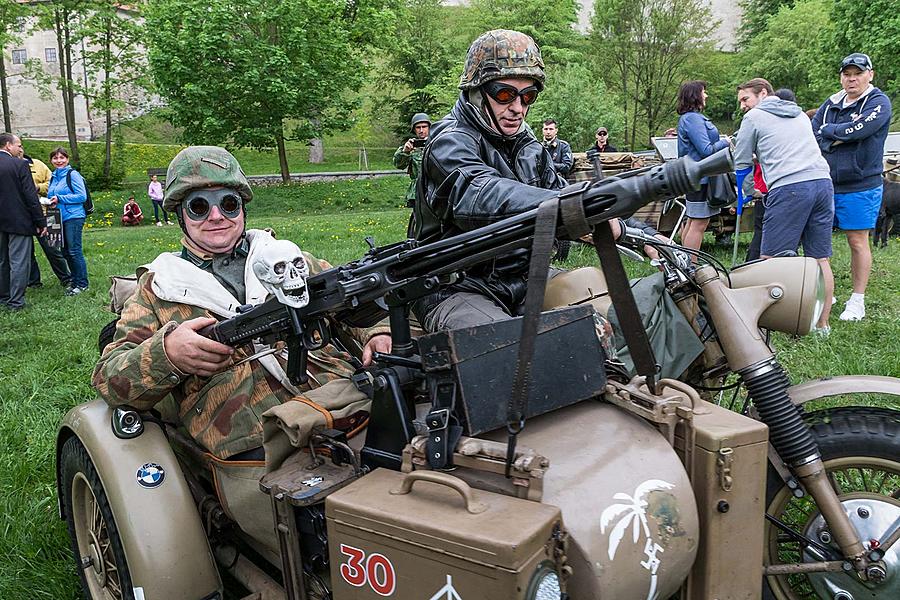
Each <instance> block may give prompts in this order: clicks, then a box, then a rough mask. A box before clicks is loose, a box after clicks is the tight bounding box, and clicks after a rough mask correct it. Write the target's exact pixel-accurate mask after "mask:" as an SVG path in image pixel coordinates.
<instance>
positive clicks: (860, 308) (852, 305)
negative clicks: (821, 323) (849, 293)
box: [840, 298, 866, 321]
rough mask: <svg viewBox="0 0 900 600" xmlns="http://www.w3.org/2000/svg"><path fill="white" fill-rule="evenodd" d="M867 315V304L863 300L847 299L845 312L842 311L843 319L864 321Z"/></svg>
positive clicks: (841, 317)
mask: <svg viewBox="0 0 900 600" xmlns="http://www.w3.org/2000/svg"><path fill="white" fill-rule="evenodd" d="M865 316H866V304H865V302H864V301H862V300H854V299H853V298H851V299H850V300H847V303H846V304H845V305H844V312H842V313H841V316H840V319H841V321H862V319H863V317H865Z"/></svg>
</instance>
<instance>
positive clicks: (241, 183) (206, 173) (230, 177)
mask: <svg viewBox="0 0 900 600" xmlns="http://www.w3.org/2000/svg"><path fill="white" fill-rule="evenodd" d="M207 187H227V188H231V189H233V190H235V191H236V192H237V193H238V194H240V196H241V198H242V199H243V201H244V202H245V203H246V202H250V200H252V199H253V192H252V191H251V190H250V184H249V183H248V182H247V178H246V177H245V176H244V171H242V170H241V165H240V164H238V161H237V159H236V158H235V157H234V156H232V155H231V153H230V152H228V150H226V149H225V148H220V147H218V146H189V147H187V148H185V149H184V150H182V151H181V152H179V153H178V154H177V155H176V156H175V158H173V159H172V162H170V163H169V168H168V170H167V171H166V192H165V196H164V198H163V208H165V209H166V210H169V211H174V210H175V209H176V208H178V206H179V205H180V204H181V201H182V200H183V199H184V197H185V196H186V195H187V194H188V192H191V191H193V190H196V189H201V188H207Z"/></svg>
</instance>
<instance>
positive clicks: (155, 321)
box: [92, 252, 389, 459]
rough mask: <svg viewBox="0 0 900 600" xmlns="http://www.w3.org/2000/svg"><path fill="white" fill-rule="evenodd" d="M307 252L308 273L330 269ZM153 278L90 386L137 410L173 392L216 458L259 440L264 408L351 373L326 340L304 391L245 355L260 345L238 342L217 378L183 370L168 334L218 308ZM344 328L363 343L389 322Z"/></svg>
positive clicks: (188, 423)
mask: <svg viewBox="0 0 900 600" xmlns="http://www.w3.org/2000/svg"><path fill="white" fill-rule="evenodd" d="M304 256H305V257H306V259H307V263H308V264H309V268H310V273H311V274H315V273H319V272H321V271H323V270H325V269H328V268H331V265H329V264H328V263H327V262H326V261H324V260H319V259H317V258H315V257H313V256H312V255H310V254H307V253H305V252H304ZM153 277H154V273H153V272H150V271H148V272H146V273H144V274H143V275H142V276H141V277H140V279H139V280H138V286H137V289H136V290H135V292H134V294H133V295H132V296H131V298H130V299H129V300H128V301H127V302H126V303H125V306H124V308H123V310H122V316H121V318H120V319H119V322H118V325H117V327H116V334H115V338H114V340H113V342H112V343H111V344H110V345H108V346H107V347H106V350H105V351H104V352H103V355H102V356H101V357H100V360H99V362H98V363H97V365H96V367H95V368H94V374H93V381H92V383H93V386H94V387H95V388H96V390H97V392H98V393H99V394H100V396H101V397H102V398H103V399H104V400H105V401H106V402H107V403H108V404H109V405H110V406H113V407H116V406H122V405H129V406H132V407H134V408H136V409H138V410H149V409H151V408H153V407H154V406H156V405H157V403H159V402H161V401H162V400H163V399H165V398H167V397H168V396H169V395H170V394H171V396H172V397H173V398H174V400H175V404H176V406H177V411H178V416H179V418H180V419H181V422H182V424H183V425H184V426H185V428H186V429H187V430H188V432H189V433H190V435H191V436H192V437H193V438H194V439H195V440H196V441H197V442H198V443H199V444H200V445H201V446H203V447H205V448H206V449H207V450H209V451H210V452H211V453H212V454H213V455H215V456H216V457H218V458H222V459H225V458H228V457H229V456H232V455H234V454H238V453H240V452H244V451H246V450H250V449H253V448H258V447H260V446H262V442H263V435H262V423H261V418H260V417H261V415H262V413H264V412H265V411H266V410H267V409H269V408H271V407H273V406H276V405H278V404H281V403H283V402H287V401H289V400H297V401H300V402H304V403H307V404H310V403H311V402H310V401H309V400H307V399H306V398H304V397H303V396H302V392H303V391H308V390H309V389H312V388H314V387H319V386H321V385H324V384H325V383H327V382H329V381H332V380H335V379H338V378H349V377H350V376H351V375H352V374H353V372H354V366H353V363H352V359H351V357H350V355H349V354H347V353H346V352H343V351H341V350H339V349H338V348H336V347H335V346H333V345H331V344H329V345H327V346H326V347H324V348H323V349H321V350H317V351H314V352H310V354H309V364H308V367H307V369H308V372H309V373H310V374H311V375H312V377H311V378H310V381H309V384H307V385H305V386H302V387H301V388H300V391H301V395H300V396H296V395H295V394H294V393H292V392H291V391H290V390H288V389H287V388H286V387H285V386H284V385H282V384H281V382H280V381H279V380H278V379H277V378H276V377H275V376H273V375H272V374H271V373H270V372H269V371H268V370H267V369H266V368H265V367H263V366H262V364H261V363H260V362H259V361H258V360H256V359H254V360H249V361H245V359H246V358H247V357H249V356H251V355H253V354H254V352H255V350H254V348H253V347H252V346H251V345H247V346H245V347H241V348H237V349H236V351H235V353H234V355H233V360H232V366H231V367H230V368H228V369H226V370H224V371H221V372H219V373H216V374H215V375H213V376H212V377H200V376H197V375H189V374H187V373H182V372H181V371H179V369H177V368H176V367H175V365H173V364H172V362H171V361H170V360H169V357H168V356H167V355H166V351H165V347H164V344H163V340H164V338H165V336H166V335H167V333H168V332H169V331H171V330H172V329H174V328H175V327H176V326H177V325H178V323H181V322H183V321H187V320H188V319H194V318H197V317H210V316H213V317H214V316H216V315H213V314H212V313H211V312H210V311H208V310H206V309H203V308H200V307H197V306H192V305H189V304H181V303H177V302H168V301H165V300H162V299H160V298H159V297H158V296H157V295H156V294H155V293H154V291H153ZM347 332H348V334H350V335H351V336H352V337H353V338H355V339H356V340H357V341H359V342H360V343H361V344H365V343H366V342H367V341H368V339H369V338H370V337H372V336H374V335H378V334H380V333H388V332H389V329H387V328H384V327H375V328H372V329H366V330H362V329H353V328H347ZM278 361H279V362H280V363H281V366H282V368H284V367H285V366H286V361H285V360H284V359H283V357H281V356H278ZM323 410H324V409H323ZM326 412H327V411H326ZM357 424H358V423H348V424H347V426H348V428H352V427H353V426H355V425H357Z"/></svg>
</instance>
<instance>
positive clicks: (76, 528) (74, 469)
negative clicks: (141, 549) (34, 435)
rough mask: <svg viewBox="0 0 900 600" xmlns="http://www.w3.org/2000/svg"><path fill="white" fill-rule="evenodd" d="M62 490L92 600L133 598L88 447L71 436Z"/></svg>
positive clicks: (79, 567)
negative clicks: (86, 448)
mask: <svg viewBox="0 0 900 600" xmlns="http://www.w3.org/2000/svg"><path fill="white" fill-rule="evenodd" d="M60 468H61V473H62V485H61V490H60V491H61V493H62V495H63V503H64V504H63V506H64V507H65V511H66V520H67V524H68V526H69V537H70V538H71V540H72V552H73V553H74V554H75V566H76V569H77V570H78V574H79V576H80V577H81V585H82V588H83V590H84V595H85V597H86V598H88V599H89V600H134V591H133V589H132V584H131V576H130V574H129V572H128V565H127V563H126V561H125V551H124V550H123V549H122V541H121V539H120V538H119V532H118V529H117V528H116V523H115V521H114V520H113V517H112V511H111V510H110V507H109V500H108V499H107V497H106V492H105V491H104V489H103V485H102V484H101V483H100V477H99V476H98V475H97V470H96V469H95V468H94V464H93V463H92V462H91V459H90V457H89V456H88V453H87V450H85V448H84V446H83V445H82V444H81V442H80V441H79V440H78V438H75V437H72V438H70V439H68V440H67V441H66V443H65V444H64V445H63V448H62V452H61V455H60Z"/></svg>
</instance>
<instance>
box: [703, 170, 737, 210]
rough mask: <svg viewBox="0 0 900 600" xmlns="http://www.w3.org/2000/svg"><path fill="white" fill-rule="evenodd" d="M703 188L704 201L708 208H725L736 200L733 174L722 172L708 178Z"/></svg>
mask: <svg viewBox="0 0 900 600" xmlns="http://www.w3.org/2000/svg"><path fill="white" fill-rule="evenodd" d="M704 189H705V196H706V197H705V198H704V200H706V203H707V204H708V205H709V207H710V208H725V207H726V206H728V205H729V204H733V203H734V202H735V201H737V189H736V188H735V180H734V175H733V174H732V173H722V174H721V175H712V176H710V177H709V178H708V180H707V183H706V187H705V188H704Z"/></svg>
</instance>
